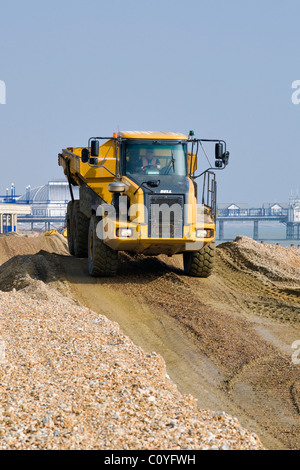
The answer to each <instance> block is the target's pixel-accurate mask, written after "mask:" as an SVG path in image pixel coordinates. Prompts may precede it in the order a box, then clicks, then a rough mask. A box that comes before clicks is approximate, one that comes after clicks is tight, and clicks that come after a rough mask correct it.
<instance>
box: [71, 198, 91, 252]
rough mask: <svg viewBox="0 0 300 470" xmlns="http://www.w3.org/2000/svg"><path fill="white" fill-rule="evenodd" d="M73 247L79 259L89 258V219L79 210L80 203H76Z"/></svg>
mask: <svg viewBox="0 0 300 470" xmlns="http://www.w3.org/2000/svg"><path fill="white" fill-rule="evenodd" d="M72 229H73V247H74V255H75V256H76V257H77V258H87V256H88V234H89V219H88V218H87V217H86V216H85V215H84V214H83V213H82V212H80V210H79V201H74V206H73V217H72Z"/></svg>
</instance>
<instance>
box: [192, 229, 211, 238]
mask: <svg viewBox="0 0 300 470" xmlns="http://www.w3.org/2000/svg"><path fill="white" fill-rule="evenodd" d="M213 236H214V231H213V230H203V229H202V228H198V229H197V230H196V237H197V238H212V237H213Z"/></svg>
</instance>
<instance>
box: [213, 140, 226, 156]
mask: <svg viewBox="0 0 300 470" xmlns="http://www.w3.org/2000/svg"><path fill="white" fill-rule="evenodd" d="M223 153H224V149H223V144H222V143H221V142H218V143H217V144H216V150H215V154H216V160H221V159H222V157H223Z"/></svg>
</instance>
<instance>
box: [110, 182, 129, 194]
mask: <svg viewBox="0 0 300 470" xmlns="http://www.w3.org/2000/svg"><path fill="white" fill-rule="evenodd" d="M108 191H109V192H110V193H124V191H125V184H124V183H121V182H119V183H117V182H115V183H110V184H109V185H108Z"/></svg>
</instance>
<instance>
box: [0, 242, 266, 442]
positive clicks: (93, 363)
mask: <svg viewBox="0 0 300 470" xmlns="http://www.w3.org/2000/svg"><path fill="white" fill-rule="evenodd" d="M67 256H68V255H67V250H66V243H65V240H64V239H63V237H61V236H53V237H44V236H41V235H39V236H26V237H24V236H20V235H19V236H9V237H0V259H1V260H2V263H3V264H2V266H1V267H0V290H1V291H2V292H1V295H0V327H1V334H0V344H1V354H0V376H1V380H0V403H1V408H0V417H1V419H0V448H1V449H110V450H112V449H124V450H129V449H151V450H155V449H182V450H183V449H224V450H225V449H233V450H235V449H262V448H263V446H262V444H261V443H260V441H259V439H258V438H257V436H256V435H255V434H254V433H252V432H250V431H247V430H246V429H244V428H243V427H242V426H241V425H240V423H239V422H238V420H237V419H236V418H233V417H231V416H229V415H227V414H225V413H217V414H215V413H213V412H210V411H205V410H201V409H200V410H199V409H198V407H197V401H196V400H195V399H194V398H193V397H192V396H190V395H184V394H181V393H180V392H179V391H178V389H177V387H176V386H175V385H174V383H173V382H172V381H171V380H170V378H169V377H168V375H167V374H166V368H165V363H164V360H163V359H162V357H161V356H160V355H158V354H156V353H154V352H153V353H151V354H148V353H145V352H144V351H143V349H141V348H140V347H137V346H136V345H135V344H134V343H133V342H132V341H131V340H130V339H129V338H128V337H127V336H125V335H124V334H123V333H122V331H121V330H120V328H119V326H118V324H117V323H114V322H111V321H110V320H108V319H107V318H106V317H105V316H103V315H101V314H99V313H96V312H94V311H92V310H90V309H88V308H85V307H82V306H80V305H76V303H74V302H72V300H71V299H70V295H69V294H70V292H69V291H68V286H67V284H66V282H65V281H64V278H63V273H62V272H61V270H60V263H63V261H64V260H66V257H67ZM95 287H97V286H95Z"/></svg>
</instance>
